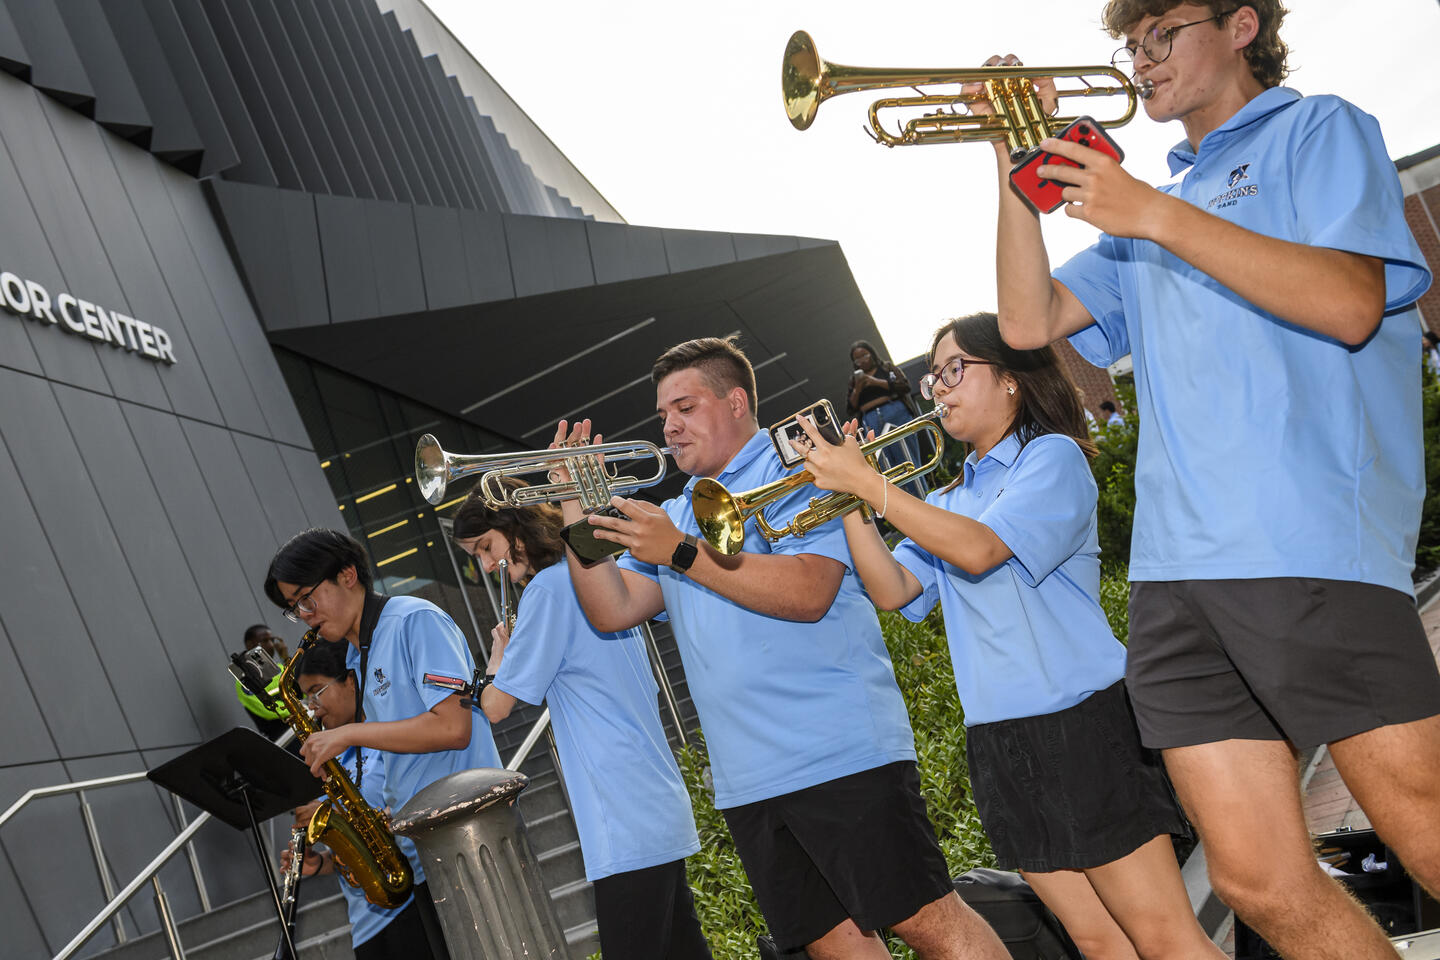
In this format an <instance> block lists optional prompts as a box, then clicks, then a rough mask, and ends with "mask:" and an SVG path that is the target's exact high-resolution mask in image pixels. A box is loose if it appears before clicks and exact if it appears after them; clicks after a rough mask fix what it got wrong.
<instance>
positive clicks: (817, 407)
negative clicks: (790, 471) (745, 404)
mask: <svg viewBox="0 0 1440 960" xmlns="http://www.w3.org/2000/svg"><path fill="white" fill-rule="evenodd" d="M801 417H809V418H810V419H812V420H813V421H815V428H816V430H818V431H819V433H820V436H822V437H824V438H825V440H826V442H828V443H831V444H839V443H844V442H845V438H844V437H843V436H841V435H840V420H839V418H838V417H836V416H835V408H834V407H832V406H831V405H830V401H829V400H820V401H818V402H816V403H812V404H811V405H810V406H808V407H806V408H805V409H804V410H801V411H800V412H799V413H797V414H795V415H794V416H793V417H789V418H787V419H785V420H781V421H780V422H779V423H777V424H775V425H774V426H773V427H771V428H770V444H771V445H772V446H773V447H774V448H775V453H776V454H777V455H778V456H779V457H780V463H781V465H783V466H785V467H798V466H799V465H800V464H802V463H804V462H805V451H806V450H808V449H809V447H810V438H809V437H808V436H806V434H805V428H804V427H802V426H800V418H801Z"/></svg>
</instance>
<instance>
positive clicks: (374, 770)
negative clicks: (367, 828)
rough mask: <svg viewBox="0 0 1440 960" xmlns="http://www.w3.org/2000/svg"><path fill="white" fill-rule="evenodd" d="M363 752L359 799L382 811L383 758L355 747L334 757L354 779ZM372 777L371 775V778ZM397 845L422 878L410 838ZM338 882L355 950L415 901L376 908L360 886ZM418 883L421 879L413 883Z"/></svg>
mask: <svg viewBox="0 0 1440 960" xmlns="http://www.w3.org/2000/svg"><path fill="white" fill-rule="evenodd" d="M360 751H363V752H364V754H365V780H364V783H363V784H362V785H361V787H360V796H361V797H362V798H363V799H364V801H365V802H366V803H368V804H370V806H372V807H374V808H375V809H376V810H384V809H385V796H384V784H385V755H384V754H383V753H381V752H380V751H379V750H376V749H374V748H372V747H361V748H358V750H357V748H355V747H350V748H349V749H348V750H346V751H345V752H344V753H342V754H340V756H339V757H338V758H337V759H338V760H339V761H340V765H341V766H343V767H344V768H345V769H346V770H347V771H348V772H349V774H350V779H351V780H354V779H355V757H356V756H357V754H358V753H359V752H360ZM371 774H374V776H371ZM395 840H396V842H398V843H399V845H400V850H401V851H402V852H403V853H404V854H405V858H406V859H407V860H409V861H410V869H411V870H412V871H414V873H415V876H416V877H417V878H422V877H424V876H425V871H424V870H422V869H421V868H420V855H419V854H418V853H416V852H415V843H414V841H412V840H411V839H410V838H409V837H400V836H397V837H396V838H395ZM335 879H336V880H338V881H339V883H340V892H341V893H343V894H344V895H345V909H346V911H347V912H348V913H349V915H350V945H351V946H352V947H358V946H360V944H362V943H364V942H365V941H366V940H369V939H370V938H371V937H373V936H375V934H377V933H379V932H380V931H381V930H383V929H385V927H386V925H387V924H389V923H390V921H391V920H394V919H395V918H396V917H398V916H400V913H401V911H403V910H404V909H405V908H406V907H408V906H410V904H411V903H412V902H413V901H414V900H415V897H414V896H413V895H412V896H409V897H407V898H406V899H405V902H404V903H402V904H400V906H398V907H395V908H393V909H389V910H387V909H386V908H385V907H377V906H376V905H375V904H373V903H371V902H370V901H369V900H366V899H365V891H364V890H362V889H361V888H359V887H352V886H351V885H350V884H348V883H346V882H345V881H344V880H343V879H341V878H339V877H336V878H335ZM415 882H416V883H419V882H420V880H419V879H417V880H416V881H415Z"/></svg>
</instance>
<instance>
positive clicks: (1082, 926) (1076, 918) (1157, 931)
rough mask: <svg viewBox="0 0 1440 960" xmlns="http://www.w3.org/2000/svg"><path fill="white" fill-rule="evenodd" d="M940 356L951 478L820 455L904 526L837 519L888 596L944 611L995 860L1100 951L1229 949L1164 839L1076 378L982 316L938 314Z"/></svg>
mask: <svg viewBox="0 0 1440 960" xmlns="http://www.w3.org/2000/svg"><path fill="white" fill-rule="evenodd" d="M930 369H931V373H930V374H929V375H928V376H927V377H926V378H925V380H924V381H922V393H923V394H924V395H925V396H926V397H927V399H929V398H933V399H934V400H935V401H937V402H938V403H942V404H944V405H945V406H946V407H947V412H946V414H945V416H944V418H943V420H942V421H941V424H942V426H943V428H944V430H945V432H946V433H947V434H948V435H949V436H950V437H952V438H953V439H955V440H958V441H961V442H963V443H968V444H970V446H971V452H970V455H969V456H968V457H967V458H966V460H965V463H964V469H963V474H962V476H961V477H959V478H958V479H957V480H956V481H955V482H954V483H953V484H951V485H950V486H949V487H946V488H945V489H943V490H939V491H936V492H935V493H932V494H930V496H929V497H928V498H927V499H926V500H924V501H922V500H919V499H917V498H915V497H912V496H910V495H909V494H907V493H905V492H904V491H903V490H901V489H899V488H897V487H895V486H893V485H892V484H890V483H888V482H887V481H886V480H885V479H884V477H883V476H881V475H880V474H879V473H877V472H876V471H875V470H874V469H873V468H872V467H871V466H870V465H869V464H868V463H867V462H866V461H865V459H864V457H863V456H862V455H861V454H860V451H859V445H858V443H857V442H856V441H855V440H854V439H853V438H847V440H846V442H845V443H844V444H843V445H840V446H830V445H829V444H826V443H825V442H824V441H823V440H821V439H820V438H819V436H818V434H812V436H811V439H812V441H814V444H813V446H812V448H811V450H810V452H809V455H808V467H807V469H809V470H810V471H811V473H813V474H814V475H815V485H816V486H817V487H820V488H821V489H826V490H840V491H844V492H846V493H852V494H855V495H857V496H860V497H862V498H864V499H865V501H866V502H867V503H869V504H870V505H871V506H872V507H873V508H874V510H875V512H876V513H877V514H879V515H882V516H883V517H884V519H886V520H887V521H889V522H890V523H891V524H893V525H894V526H895V527H896V528H897V529H899V530H900V531H901V532H902V533H904V534H906V535H907V537H908V539H906V540H904V541H903V542H902V543H901V544H900V545H899V546H898V547H896V549H895V551H894V553H893V554H892V553H891V551H890V550H889V548H888V547H887V546H886V545H885V542H884V540H882V539H881V537H880V534H879V533H878V532H877V531H876V527H875V525H874V524H873V523H869V522H867V521H866V520H865V519H864V518H862V517H861V515H860V513H859V512H858V511H857V512H855V513H851V514H850V515H849V516H847V517H846V518H845V520H844V526H845V534H846V537H847V539H848V540H849V543H850V550H851V554H852V556H853V557H854V561H855V570H856V572H857V573H858V574H859V576H860V578H861V580H862V581H863V583H864V585H865V589H866V591H867V592H868V593H869V594H870V597H871V599H872V600H873V601H874V602H875V604H876V606H878V607H881V608H882V609H887V610H900V611H901V612H902V613H903V614H904V615H905V616H906V617H909V618H910V619H912V620H920V619H922V618H923V617H925V615H926V614H928V613H929V611H930V610H931V609H932V608H933V607H934V606H935V604H936V603H937V602H938V603H940V605H941V607H942V609H943V610H944V613H945V625H946V633H947V636H948V639H949V643H950V653H951V660H952V662H953V665H954V670H955V685H956V688H957V690H958V692H959V695H960V701H961V704H962V705H963V707H964V709H965V720H966V728H967V733H966V750H967V755H968V759H969V766H970V781H971V789H972V791H973V794H974V797H975V803H976V806H977V808H978V810H979V813H980V818H981V822H982V823H983V824H984V826H985V830H986V832H987V834H988V835H989V837H990V841H991V845H992V847H993V849H994V851H995V855H996V859H997V860H998V862H999V865H1000V866H1001V867H1003V868H1006V869H1014V870H1019V871H1020V872H1021V873H1023V874H1024V876H1025V878H1026V879H1027V880H1028V881H1029V882H1030V884H1031V886H1032V887H1034V889H1035V891H1036V893H1038V894H1039V895H1040V897H1041V898H1042V899H1043V900H1044V901H1045V903H1046V904H1047V905H1048V906H1049V907H1050V908H1051V910H1053V911H1054V912H1055V914H1056V915H1057V916H1058V917H1059V918H1060V920H1061V922H1062V923H1064V924H1065V927H1066V929H1067V930H1068V931H1069V932H1070V935H1071V936H1072V938H1073V939H1074V940H1075V942H1076V944H1077V945H1078V946H1079V947H1080V949H1081V951H1082V952H1083V953H1084V954H1085V956H1086V957H1088V958H1091V960H1098V958H1134V957H1135V956H1136V955H1137V953H1138V955H1139V956H1141V957H1146V958H1155V957H1187V958H1189V957H1204V958H1218V957H1220V956H1221V954H1220V953H1219V951H1218V950H1217V949H1216V948H1215V946H1214V945H1213V944H1211V943H1210V941H1209V939H1208V938H1207V937H1206V936H1205V934H1204V932H1203V931H1202V930H1201V929H1200V926H1199V925H1198V924H1197V923H1196V922H1195V918H1194V916H1193V914H1192V913H1191V909H1190V901H1189V898H1188V897H1187V895H1186V892H1185V887H1184V884H1183V883H1182V881H1181V878H1180V871H1179V868H1178V866H1177V864H1176V862H1175V855H1174V852H1173V849H1172V848H1171V844H1170V834H1172V833H1177V832H1180V831H1182V830H1184V829H1185V826H1184V821H1183V819H1182V817H1181V816H1180V814H1179V811H1178V809H1177V808H1176V806H1175V802H1174V799H1173V797H1172V795H1171V792H1170V789H1169V785H1168V784H1167V782H1166V780H1165V777H1164V774H1163V773H1162V772H1161V768H1160V764H1159V760H1158V758H1154V757H1151V756H1149V755H1147V753H1146V752H1145V751H1144V749H1143V748H1142V747H1141V745H1140V741H1139V736H1138V734H1137V732H1136V729H1135V724H1134V719H1133V718H1132V716H1131V713H1130V708H1129V704H1128V701H1127V699H1126V695H1125V688H1124V683H1123V679H1124V674H1125V648H1124V647H1123V646H1121V644H1120V643H1119V641H1117V640H1116V639H1115V636H1114V634H1113V633H1112V632H1111V630H1110V626H1109V623H1108V622H1107V621H1106V619H1105V613H1104V611H1103V610H1102V609H1101V607H1100V600H1099V594H1100V558H1099V553H1100V549H1099V543H1098V540H1097V537H1096V519H1095V503H1096V487H1095V481H1094V479H1093V477H1092V476H1091V473H1090V466H1089V462H1088V457H1089V456H1091V455H1093V454H1094V452H1095V447H1094V445H1093V444H1092V443H1091V442H1090V439H1089V431H1088V430H1087V428H1086V424H1085V417H1084V412H1083V410H1082V407H1081V404H1080V400H1079V397H1078V395H1077V392H1076V389H1075V386H1074V384H1073V383H1072V382H1071V381H1070V379H1069V377H1068V376H1066V374H1065V373H1064V371H1063V369H1062V368H1061V367H1060V366H1059V364H1058V361H1057V359H1056V356H1055V354H1054V352H1053V351H1052V350H1051V349H1050V348H1049V347H1046V348H1043V349H1040V350H1013V349H1011V348H1009V347H1007V346H1006V345H1005V343H1004V341H1003V340H1001V338H1000V335H999V330H998V326H997V324H996V319H995V315H994V314H988V313H982V314H976V315H974V316H970V317H965V318H963V319H960V320H955V321H952V322H951V323H949V324H947V325H946V326H945V327H943V328H941V329H940V330H939V331H938V332H937V334H936V337H935V340H934V343H933V346H932V348H931V367H930ZM855 429H856V428H855V427H854V426H853V425H852V427H851V430H850V432H852V433H853V432H855Z"/></svg>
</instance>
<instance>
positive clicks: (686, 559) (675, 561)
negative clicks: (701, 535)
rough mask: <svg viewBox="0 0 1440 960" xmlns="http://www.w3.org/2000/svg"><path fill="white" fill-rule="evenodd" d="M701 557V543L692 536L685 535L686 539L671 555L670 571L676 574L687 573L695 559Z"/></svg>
mask: <svg viewBox="0 0 1440 960" xmlns="http://www.w3.org/2000/svg"><path fill="white" fill-rule="evenodd" d="M699 555H700V547H699V541H697V540H696V539H695V537H694V536H693V535H692V534H688V533H687V534H685V539H684V540H682V541H680V544H679V545H678V546H677V547H676V548H675V552H674V553H673V554H671V555H670V569H671V570H674V571H675V572H676V573H680V574H683V573H686V572H687V571H689V569H690V565H691V564H693V563H694V562H695V558H696V557H697V556H699Z"/></svg>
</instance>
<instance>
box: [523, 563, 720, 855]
mask: <svg viewBox="0 0 1440 960" xmlns="http://www.w3.org/2000/svg"><path fill="white" fill-rule="evenodd" d="M495 686H496V687H498V688H499V689H500V690H502V691H504V692H505V693H508V694H510V696H512V697H515V698H516V699H517V700H523V701H524V702H526V703H536V704H538V703H540V701H542V700H543V701H545V705H546V706H548V707H549V708H550V723H551V726H552V727H553V729H554V731H555V746H556V749H558V750H559V752H560V765H561V767H562V768H563V769H564V772H565V792H566V793H567V794H569V796H570V807H571V809H572V811H573V812H574V814H575V829H576V831H577V832H578V833H579V834H580V853H581V855H582V856H583V857H584V859H585V879H586V880H589V881H590V882H591V883H594V882H595V881H596V880H599V879H600V878H601V877H608V876H610V875H612V874H616V873H625V872H627V871H630V870H640V869H642V868H644V867H653V866H657V865H659V864H662V863H672V862H674V861H676V860H683V859H684V858H686V857H688V856H690V854H692V853H694V852H695V851H697V850H699V849H700V838H699V836H698V835H697V834H696V833H695V817H694V815H693V814H692V813H691V811H690V796H689V794H687V793H686V792H685V783H684V781H683V780H681V779H680V768H679V767H678V766H676V765H675V757H674V755H673V754H671V752H670V744H669V743H668V742H667V741H666V739H665V731H664V728H663V727H661V725H660V709H659V706H658V705H657V703H656V699H655V697H656V694H657V692H658V688H657V687H656V686H655V677H654V674H652V673H651V671H650V659H649V657H648V656H647V654H646V652H645V640H644V638H643V637H641V635H640V631H639V630H627V631H625V632H624V633H600V632H599V631H597V630H596V629H595V628H593V627H591V626H590V623H589V621H587V620H586V619H585V613H584V611H582V610H581V609H580V602H579V601H578V600H576V598H575V590H574V587H572V586H571V584H570V568H569V566H568V565H567V564H566V563H565V562H564V561H563V560H562V561H561V562H560V563H555V564H551V565H550V566H548V567H546V568H545V569H544V570H541V571H539V572H538V573H536V574H535V576H534V577H532V578H531V580H530V583H529V584H528V585H527V586H526V587H525V591H524V592H523V593H522V594H521V595H520V609H519V613H518V615H517V617H516V620H515V629H514V632H513V634H512V635H511V639H510V642H509V643H508V644H507V645H506V647H505V657H504V659H503V660H501V662H500V670H499V672H498V673H497V674H496V675H495Z"/></svg>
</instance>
